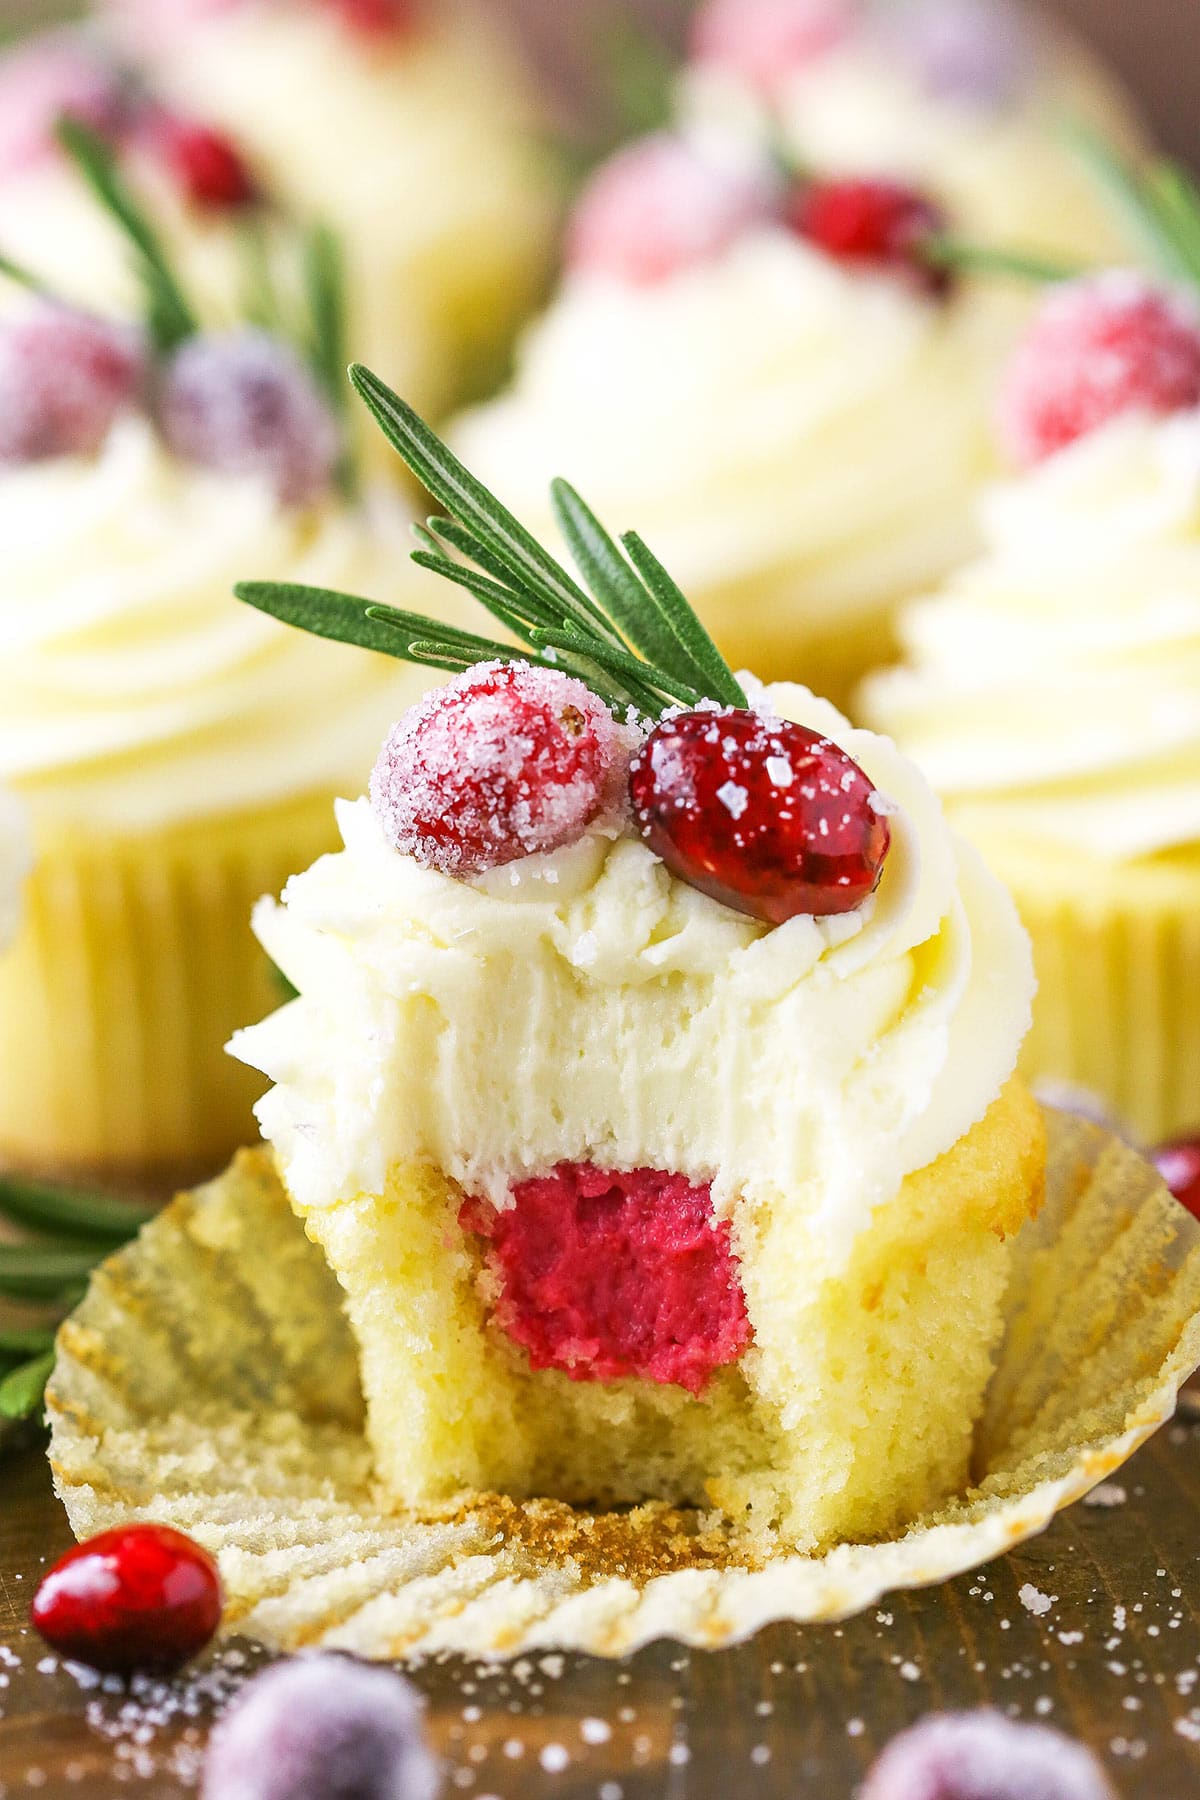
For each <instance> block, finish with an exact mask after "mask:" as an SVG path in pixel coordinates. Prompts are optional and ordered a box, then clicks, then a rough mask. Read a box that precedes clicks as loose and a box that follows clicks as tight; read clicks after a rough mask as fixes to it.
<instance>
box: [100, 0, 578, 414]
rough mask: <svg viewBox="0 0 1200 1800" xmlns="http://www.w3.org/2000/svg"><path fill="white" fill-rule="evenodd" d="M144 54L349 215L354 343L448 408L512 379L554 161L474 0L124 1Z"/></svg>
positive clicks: (319, 208)
mask: <svg viewBox="0 0 1200 1800" xmlns="http://www.w3.org/2000/svg"><path fill="white" fill-rule="evenodd" d="M108 14H109V17H110V19H111V21H112V23H113V25H114V27H115V28H116V30H117V33H118V35H119V36H120V38H121V40H122V41H123V42H124V43H125V44H126V45H127V46H128V49H129V52H130V54H131V56H132V57H133V59H134V60H135V61H136V62H139V63H142V64H147V65H149V66H150V67H151V68H152V69H153V71H154V74H155V78H156V80H157V82H158V83H159V84H160V85H161V86H162V88H163V89H164V91H165V92H166V93H168V95H170V96H171V97H172V98H173V99H174V100H175V101H176V102H177V103H178V104H179V105H180V106H181V107H183V108H185V109H187V110H189V111H195V112H197V113H199V114H201V115H203V116H204V117H205V118H206V119H210V120H212V121H214V122H215V123H216V124H218V125H221V126H223V127H224V128H225V129H226V130H227V131H229V132H231V133H232V134H234V135H235V136H236V137H237V139H238V141H239V142H242V143H244V144H245V145H246V147H247V149H248V151H249V152H250V154H251V155H252V156H253V157H254V158H255V159H256V162H257V164H258V166H259V167H261V169H262V170H263V172H264V174H265V176H266V178H267V179H268V181H269V182H270V184H271V186H272V189H273V191H275V192H277V193H278V194H279V195H280V196H281V198H282V199H283V201H284V202H285V203H286V204H288V205H290V206H291V207H293V208H294V209H295V210H296V211H298V212H299V213H300V214H301V215H302V216H306V215H308V216H311V215H313V214H315V215H316V216H318V217H323V218H330V219H336V220H337V221H338V230H339V232H340V233H341V235H342V238H343V240H344V243H345V246H346V256H347V264H348V270H349V275H350V289H351V294H352V316H351V321H350V332H349V339H350V341H351V343H352V344H353V345H354V347H355V349H356V351H358V353H359V354H361V355H363V356H368V357H371V358H374V359H375V360H376V362H377V363H378V365H379V366H380V367H381V368H382V369H384V370H385V371H387V372H388V374H389V375H390V377H391V378H392V379H393V380H394V381H397V382H399V383H400V384H402V385H403V386H404V388H405V391H406V392H411V393H413V394H414V395H417V396H419V397H420V400H421V403H422V404H423V405H424V406H425V407H427V408H431V409H433V410H435V411H436V410H440V409H444V408H445V407H447V406H448V405H450V404H451V403H453V402H454V401H456V400H459V399H461V398H462V397H463V396H464V395H465V394H471V393H477V392H479V391H482V388H483V387H484V386H485V385H487V384H489V383H490V382H492V381H494V380H495V379H496V378H498V375H499V372H500V368H501V367H502V364H503V359H504V356H505V354H506V353H507V349H508V346H509V343H510V340H511V336H512V333H513V331H514V329H515V327H516V325H517V324H518V322H519V321H520V319H521V318H522V316H523V315H524V314H525V313H526V312H527V311H528V310H529V308H530V306H531V305H532V304H533V302H534V299H535V297H536V295H537V294H538V293H539V291H540V289H541V285H542V283H543V281H544V278H545V273H546V268H547V262H548V256H549V247H550V236H551V232H552V226H553V220H554V215H555V210H556V207H555V194H554V180H553V176H552V171H551V170H550V168H549V165H548V162H547V158H546V153H545V151H544V149H543V148H542V147H541V146H539V144H538V143H537V141H536V136H535V133H536V130H537V126H538V120H537V116H536V111H535V108H534V107H533V105H532V103H531V100H530V96H529V93H528V89H527V84H526V81H525V79H524V72H523V70H522V69H521V68H520V66H519V63H518V61H517V58H516V55H515V53H514V49H513V46H512V44H511V43H510V42H508V41H507V39H506V37H505V34H504V32H503V30H502V28H501V26H500V24H499V22H498V21H497V20H496V18H495V17H494V16H493V14H494V9H492V8H489V7H488V6H487V5H486V4H476V3H475V0H449V3H448V4H446V3H442V0H227V3H222V4H218V5H215V6H214V5H212V4H210V3H208V0H110V4H109V7H108Z"/></svg>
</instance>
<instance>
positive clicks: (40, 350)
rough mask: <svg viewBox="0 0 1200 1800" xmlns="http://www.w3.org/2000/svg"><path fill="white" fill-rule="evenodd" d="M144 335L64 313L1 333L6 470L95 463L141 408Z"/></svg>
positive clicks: (19, 322) (58, 310)
mask: <svg viewBox="0 0 1200 1800" xmlns="http://www.w3.org/2000/svg"><path fill="white" fill-rule="evenodd" d="M145 371H146V359H145V350H144V346H143V344H142V342H141V340H140V338H139V337H138V334H137V333H136V332H134V331H131V330H130V329H128V328H127V327H125V326H121V325H113V324H109V323H108V322H107V321H106V320H104V319H96V318H93V317H92V316H91V315H90V314H88V313H82V312H75V311H73V310H72V309H71V308H69V307H65V306H39V307H37V308H36V310H34V311H32V312H29V313H26V314H23V315H21V316H19V317H17V318H14V319H12V320H10V321H8V322H7V323H6V324H4V325H2V326H0V464H16V463H27V462H40V461H43V460H45V459H46V458H48V457H52V456H90V455H93V454H94V453H95V452H96V451H97V450H99V448H100V446H101V445H102V444H103V442H104V440H105V438H106V437H107V436H108V433H109V431H110V430H111V429H112V426H113V423H114V421H115V420H116V419H117V418H118V417H119V415H120V414H121V413H123V412H125V411H126V410H128V409H129V408H130V407H132V406H133V405H134V404H135V402H136V401H137V399H138V397H139V394H140V391H141V388H142V385H143V382H144V380H145Z"/></svg>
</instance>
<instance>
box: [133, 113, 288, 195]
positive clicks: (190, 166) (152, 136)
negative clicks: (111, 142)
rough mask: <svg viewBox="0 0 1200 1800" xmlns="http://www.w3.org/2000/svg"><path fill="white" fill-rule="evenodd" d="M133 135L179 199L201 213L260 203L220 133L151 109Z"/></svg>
mask: <svg viewBox="0 0 1200 1800" xmlns="http://www.w3.org/2000/svg"><path fill="white" fill-rule="evenodd" d="M138 135H139V138H140V141H141V144H142V146H143V148H144V149H145V151H146V152H147V154H148V155H149V156H150V157H151V158H152V159H153V160H154V161H155V162H156V163H157V164H158V166H159V167H160V168H162V169H164V170H165V171H166V173H167V174H168V175H169V176H170V178H171V180H172V181H173V182H174V184H175V185H176V187H177V188H178V189H179V191H180V193H181V194H182V195H183V197H184V199H185V200H187V201H188V202H189V203H190V204H191V205H192V206H196V207H199V208H200V210H201V211H202V212H239V211H241V210H243V209H244V208H245V207H248V206H253V205H254V203H255V202H256V201H257V199H258V198H259V194H258V188H257V186H256V185H255V181H254V177H253V176H252V175H251V173H250V170H249V168H248V167H247V165H246V162H245V159H244V158H243V157H242V154H241V152H240V151H239V150H238V148H237V146H236V145H235V144H234V143H233V142H232V141H231V140H230V139H229V138H228V137H226V135H225V133H224V132H221V131H214V130H213V129H212V127H211V126H208V125H200V124H198V123H197V122H196V121H195V120H194V119H185V118H182V117H181V116H180V115H179V114H178V113H171V112H167V111H165V110H163V109H160V108H155V109H154V110H153V111H152V112H150V113H149V114H148V115H147V117H146V118H145V120H144V121H143V122H142V124H141V126H140V127H139V134H138Z"/></svg>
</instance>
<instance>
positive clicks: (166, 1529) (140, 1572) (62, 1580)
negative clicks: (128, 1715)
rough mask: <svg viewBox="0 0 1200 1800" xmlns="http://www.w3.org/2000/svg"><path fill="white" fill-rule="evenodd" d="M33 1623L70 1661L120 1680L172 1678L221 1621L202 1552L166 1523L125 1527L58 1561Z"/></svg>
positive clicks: (216, 1590)
mask: <svg viewBox="0 0 1200 1800" xmlns="http://www.w3.org/2000/svg"><path fill="white" fill-rule="evenodd" d="M30 1616H31V1618H32V1620H33V1624H34V1626H35V1628H36V1629H37V1630H38V1631H39V1632H40V1633H41V1635H42V1636H43V1637H44V1638H45V1640H46V1642H47V1643H48V1644H49V1645H51V1646H52V1648H53V1649H55V1650H57V1651H59V1652H60V1654H61V1655H63V1656H67V1657H70V1658H71V1659H72V1661H74V1662H81V1663H88V1664H90V1665H91V1667H92V1668H94V1669H105V1670H108V1671H110V1672H111V1673H113V1674H117V1675H130V1674H134V1673H136V1672H145V1673H146V1674H169V1673H170V1672H171V1671H172V1670H174V1669H180V1668H182V1667H183V1665H184V1663H185V1662H188V1661H190V1659H191V1658H192V1657H193V1656H195V1655H197V1653H198V1652H199V1651H201V1650H203V1648H204V1646H205V1644H207V1643H208V1641H209V1639H210V1638H211V1637H212V1635H213V1633H214V1632H215V1631H216V1629H217V1626H218V1625H219V1624H220V1622H221V1581H220V1577H219V1576H218V1574H217V1565H216V1564H215V1563H214V1562H213V1559H212V1557H211V1556H209V1554H208V1552H207V1551H206V1550H202V1549H201V1548H200V1545H199V1544H197V1543H194V1542H193V1541H192V1539H191V1538H189V1537H185V1536H184V1534H183V1533H182V1532H181V1531H173V1530H172V1529H171V1527H170V1526H169V1525H122V1526H119V1527H118V1529H117V1530H116V1531H105V1532H102V1533H101V1534H100V1536H99V1537H94V1538H89V1539H88V1541H87V1542H86V1543H83V1544H76V1546H75V1548H74V1549H73V1550H68V1551H67V1554H66V1555H65V1556H64V1557H62V1558H60V1560H59V1561H58V1562H56V1563H55V1565H54V1567H53V1568H52V1569H51V1571H50V1573H49V1574H48V1575H47V1576H46V1577H45V1579H44V1580H43V1581H42V1583H41V1585H40V1587H39V1588H38V1591H37V1594H36V1595H35V1597H34V1602H33V1610H32V1613H31V1615H30Z"/></svg>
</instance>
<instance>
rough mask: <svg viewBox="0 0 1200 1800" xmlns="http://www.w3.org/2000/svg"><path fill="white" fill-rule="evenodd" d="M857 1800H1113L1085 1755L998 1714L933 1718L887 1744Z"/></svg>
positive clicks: (1064, 1740) (1058, 1735) (1069, 1742)
mask: <svg viewBox="0 0 1200 1800" xmlns="http://www.w3.org/2000/svg"><path fill="white" fill-rule="evenodd" d="M859 1800H1116V1797H1115V1795H1114V1794H1113V1790H1112V1788H1111V1787H1110V1786H1109V1783H1108V1780H1107V1778H1106V1776H1105V1774H1104V1771H1103V1769H1102V1768H1101V1767H1100V1764H1099V1763H1098V1762H1097V1761H1096V1759H1095V1757H1094V1756H1093V1755H1092V1753H1091V1751H1090V1750H1087V1749H1085V1748H1084V1746H1083V1745H1082V1744H1077V1743H1076V1742H1075V1741H1074V1740H1073V1739H1072V1738H1069V1737H1064V1735H1063V1733H1062V1732H1061V1731H1053V1730H1051V1728H1050V1727H1049V1726H1047V1725H1019V1724H1017V1723H1015V1721H1013V1720H1012V1719H1006V1718H1005V1717H1004V1715H1003V1714H1002V1713H998V1712H993V1711H991V1710H987V1709H981V1710H980V1711H978V1712H968V1713H931V1714H930V1715H929V1716H928V1717H927V1718H924V1719H921V1720H919V1721H918V1722H917V1724H915V1725H912V1726H910V1727H909V1729H908V1730H907V1731H902V1732H901V1733H900V1735H899V1737H895V1738H893V1739H892V1741H891V1743H890V1744H889V1745H888V1746H887V1748H886V1750H885V1751H884V1752H883V1754H882V1756H880V1757H879V1759H878V1760H877V1761H876V1762H875V1764H874V1765H873V1767H872V1768H871V1771H870V1773H869V1774H868V1776H867V1779H866V1781H865V1782H864V1783H863V1786H862V1788H861V1790H860V1797H859Z"/></svg>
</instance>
